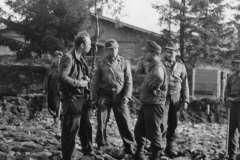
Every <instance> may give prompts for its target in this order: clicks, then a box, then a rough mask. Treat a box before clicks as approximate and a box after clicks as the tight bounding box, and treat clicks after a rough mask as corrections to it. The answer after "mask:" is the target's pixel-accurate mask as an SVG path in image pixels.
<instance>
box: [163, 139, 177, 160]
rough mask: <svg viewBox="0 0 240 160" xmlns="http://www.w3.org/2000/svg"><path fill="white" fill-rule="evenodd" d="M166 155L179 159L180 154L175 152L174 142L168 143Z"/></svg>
mask: <svg viewBox="0 0 240 160" xmlns="http://www.w3.org/2000/svg"><path fill="white" fill-rule="evenodd" d="M165 153H166V154H167V155H168V156H169V157H170V158H174V157H177V155H178V153H177V152H176V151H174V150H173V142H171V141H167V147H166V148H165Z"/></svg>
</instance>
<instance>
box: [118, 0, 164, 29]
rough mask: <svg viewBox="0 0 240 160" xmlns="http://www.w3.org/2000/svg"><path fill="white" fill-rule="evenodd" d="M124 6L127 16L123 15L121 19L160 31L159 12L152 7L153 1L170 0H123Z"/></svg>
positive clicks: (160, 2)
mask: <svg viewBox="0 0 240 160" xmlns="http://www.w3.org/2000/svg"><path fill="white" fill-rule="evenodd" d="M123 1H124V6H125V7H124V8H123V11H122V12H123V14H127V16H125V17H121V18H120V20H121V21H123V22H125V23H128V24H131V25H134V26H138V27H141V28H144V29H147V30H150V31H154V32H157V33H159V32H160V27H159V24H158V18H159V13H158V12H157V11H156V10H155V9H153V8H152V4H153V3H158V4H163V3H164V1H165V2H168V0H123Z"/></svg>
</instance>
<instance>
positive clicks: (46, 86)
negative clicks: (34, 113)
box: [43, 69, 49, 91]
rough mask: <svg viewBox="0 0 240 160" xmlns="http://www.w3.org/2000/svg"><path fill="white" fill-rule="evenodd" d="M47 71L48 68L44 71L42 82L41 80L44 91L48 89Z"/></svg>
mask: <svg viewBox="0 0 240 160" xmlns="http://www.w3.org/2000/svg"><path fill="white" fill-rule="evenodd" d="M48 73H49V69H48V70H47V72H46V75H45V78H44V82H43V89H44V90H46V91H47V90H48Z"/></svg>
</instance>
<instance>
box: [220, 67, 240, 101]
mask: <svg viewBox="0 0 240 160" xmlns="http://www.w3.org/2000/svg"><path fill="white" fill-rule="evenodd" d="M228 97H232V98H236V97H239V98H240V77H239V76H238V72H235V73H233V74H231V75H230V76H229V77H228V79H227V84H226V87H225V92H224V99H225V100H226V99H227V98H228Z"/></svg>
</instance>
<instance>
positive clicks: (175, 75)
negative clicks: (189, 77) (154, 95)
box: [173, 70, 182, 81]
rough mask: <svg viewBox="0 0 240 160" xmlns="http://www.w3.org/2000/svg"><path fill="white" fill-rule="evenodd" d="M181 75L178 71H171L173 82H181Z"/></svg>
mask: <svg viewBox="0 0 240 160" xmlns="http://www.w3.org/2000/svg"><path fill="white" fill-rule="evenodd" d="M181 73H182V72H181V71H180V70H176V71H173V77H174V79H175V81H181Z"/></svg>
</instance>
